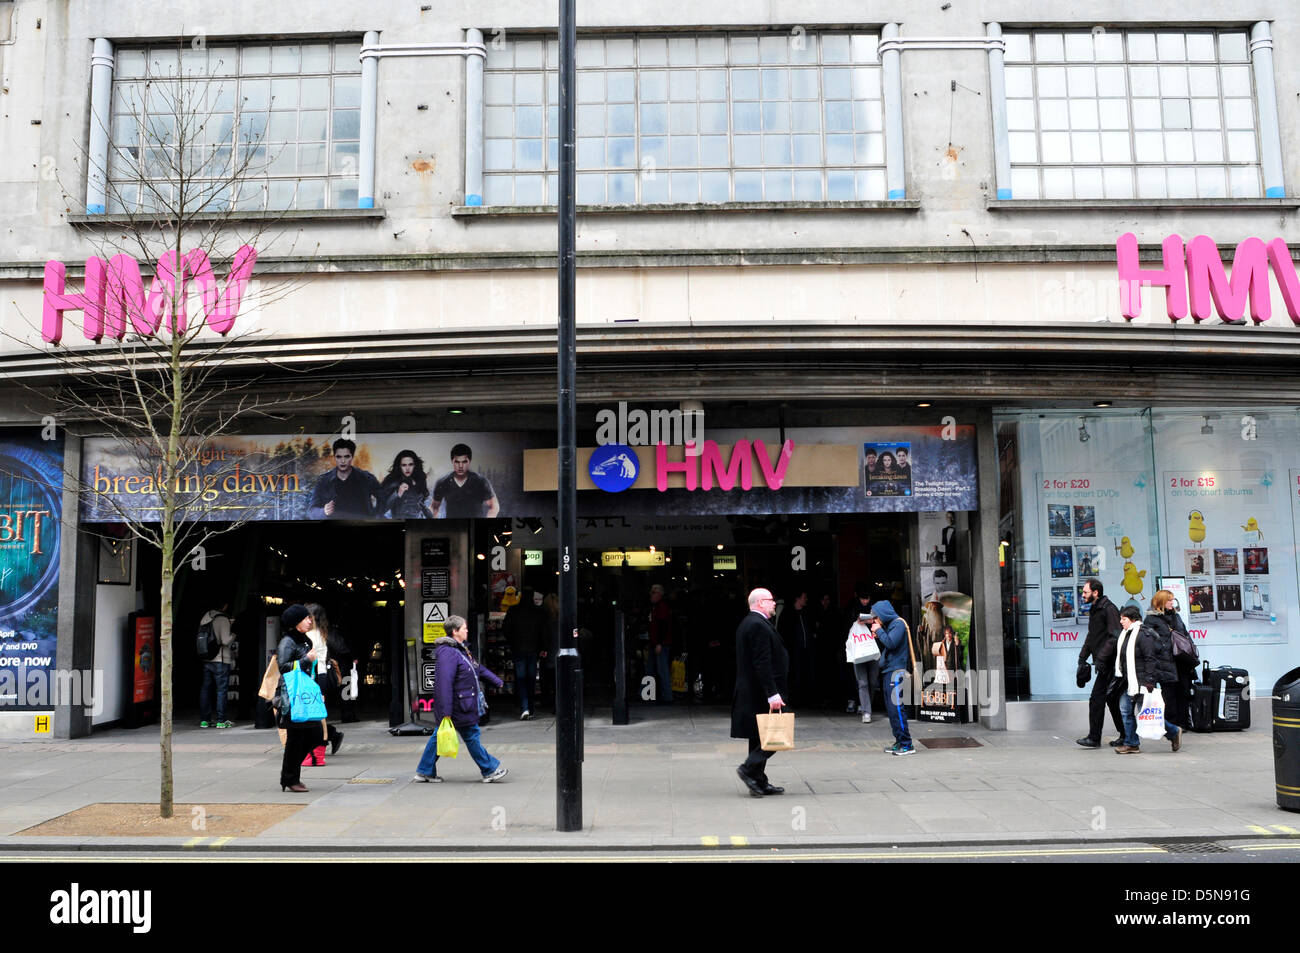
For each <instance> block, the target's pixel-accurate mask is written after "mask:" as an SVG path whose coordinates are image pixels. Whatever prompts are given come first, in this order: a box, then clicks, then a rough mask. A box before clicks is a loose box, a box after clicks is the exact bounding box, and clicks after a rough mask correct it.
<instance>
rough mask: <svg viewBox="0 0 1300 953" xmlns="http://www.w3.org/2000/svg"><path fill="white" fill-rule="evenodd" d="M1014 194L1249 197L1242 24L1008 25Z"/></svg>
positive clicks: (1256, 167) (1252, 155) (1249, 95)
mask: <svg viewBox="0 0 1300 953" xmlns="http://www.w3.org/2000/svg"><path fill="white" fill-rule="evenodd" d="M1005 41H1006V54H1005V63H1006V67H1005V69H1006V77H1005V78H1006V107H1007V134H1008V144H1007V148H1008V152H1009V156H1010V160H1011V191H1012V194H1013V196H1014V197H1015V198H1017V199H1135V198H1138V199H1164V198H1170V199H1174V198H1204V199H1216V198H1223V199H1226V198H1258V197H1260V196H1261V195H1263V194H1264V191H1263V185H1262V181H1261V167H1260V145H1259V137H1258V135H1259V119H1258V117H1257V110H1256V99H1255V90H1254V79H1253V75H1252V69H1251V60H1250V56H1251V54H1250V43H1249V37H1248V34H1247V31H1246V30H1244V29H1240V28H1239V29H1228V30H1211V29H1186V30H1179V29H1156V30H1104V31H1085V32H1062V31H1060V30H1051V31H1046V30H1045V31H1033V32H1009V33H1007V34H1006V36H1005Z"/></svg>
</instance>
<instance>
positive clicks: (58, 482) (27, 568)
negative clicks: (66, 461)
mask: <svg viewBox="0 0 1300 953" xmlns="http://www.w3.org/2000/svg"><path fill="white" fill-rule="evenodd" d="M62 495H63V440H62V438H61V437H60V438H57V439H53V440H43V439H41V435H40V434H39V433H38V432H37V431H36V430H35V429H32V430H30V431H25V432H0V711H6V710H9V711H19V710H31V709H48V708H49V707H50V704H51V703H50V698H51V692H52V691H53V690H54V689H55V686H54V685H52V684H50V680H49V679H48V677H47V676H48V674H49V673H51V672H53V671H54V670H55V667H56V662H55V657H56V648H57V642H58V603H59V546H60V534H59V526H60V517H61V512H62V510H61V501H62ZM29 702H30V704H29Z"/></svg>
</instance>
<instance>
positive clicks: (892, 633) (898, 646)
mask: <svg viewBox="0 0 1300 953" xmlns="http://www.w3.org/2000/svg"><path fill="white" fill-rule="evenodd" d="M871 611H872V612H873V613H875V615H876V616H877V617H878V618H879V619H880V630H879V631H878V632H877V633H876V642H877V643H878V644H879V645H880V673H881V675H882V676H883V675H885V674H886V673H888V672H896V671H898V670H899V669H903V670H904V671H906V670H907V659H908V649H907V623H905V622H904V621H903V620H902V619H900V618H899V617H898V613H897V612H895V611H894V607H893V606H891V605H890V604H889V603H888V601H886V600H884V599H881V600H880V601H879V602H877V603H875V604H874V605H872V607H871Z"/></svg>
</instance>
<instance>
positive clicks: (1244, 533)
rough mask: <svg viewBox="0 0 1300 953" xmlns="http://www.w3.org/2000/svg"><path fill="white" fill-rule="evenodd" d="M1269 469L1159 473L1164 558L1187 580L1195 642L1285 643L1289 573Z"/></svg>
mask: <svg viewBox="0 0 1300 953" xmlns="http://www.w3.org/2000/svg"><path fill="white" fill-rule="evenodd" d="M1275 483H1276V481H1275V479H1274V477H1273V475H1272V473H1270V472H1269V471H1267V470H1226V469H1217V468H1215V469H1201V470H1167V471H1164V472H1163V473H1162V474H1161V493H1162V496H1163V499H1164V511H1165V530H1166V533H1165V536H1166V538H1165V558H1166V560H1167V562H1166V565H1168V566H1169V567H1170V568H1171V569H1180V570H1182V573H1183V575H1184V577H1185V578H1186V581H1187V629H1188V632H1190V633H1191V636H1192V640H1193V642H1195V643H1196V644H1197V645H1242V644H1268V643H1276V642H1285V641H1287V630H1286V625H1285V619H1286V616H1287V614H1288V609H1287V606H1288V605H1289V599H1288V597H1287V596H1286V594H1285V593H1286V591H1288V590H1289V589H1290V580H1289V579H1283V574H1284V573H1285V574H1289V573H1290V566H1289V565H1287V563H1288V562H1289V560H1288V559H1287V554H1286V549H1285V548H1280V547H1278V546H1276V545H1270V544H1271V543H1272V541H1275V540H1278V539H1280V538H1283V536H1284V533H1283V532H1282V525H1283V524H1281V522H1280V520H1279V519H1278V516H1277V509H1278V507H1277V505H1276V504H1277V502H1278V500H1277V492H1276V490H1275Z"/></svg>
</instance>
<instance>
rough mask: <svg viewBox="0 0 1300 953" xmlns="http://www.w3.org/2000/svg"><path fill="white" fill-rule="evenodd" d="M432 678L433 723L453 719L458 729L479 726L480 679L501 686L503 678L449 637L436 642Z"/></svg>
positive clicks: (446, 636)
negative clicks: (475, 659)
mask: <svg viewBox="0 0 1300 953" xmlns="http://www.w3.org/2000/svg"><path fill="white" fill-rule="evenodd" d="M433 644H434V645H435V646H436V647H437V648H436V649H435V652H436V654H435V668H434V678H433V716H434V721H435V722H436V723H438V724H441V723H442V719H443V718H446V717H448V716H450V717H451V723H452V724H453V725H455V726H456V727H457V728H468V727H470V726H471V725H477V724H478V693H479V687H480V686H479V679H480V678H483V679H486V680H487V681H489V682H491V683H492V684H493V685H495V686H496V687H497V688H500V687H501V679H499V678H497V677H496V675H494V674H493V673H492V672H491V671H489V670H488V669H487V668H485V667H484V666H482V665H480V664H479V663H478V662H473V661H470V655H469V651H468V650H467V649H466V648H465V647H464V646H462V645H461V644H460V643H459V642H457V641H456V640H455V639H453V638H452V637H451V636H449V635H444V636H442V637H441V638H439V639H436V640H435V641H434V643H433Z"/></svg>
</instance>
